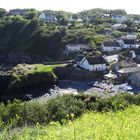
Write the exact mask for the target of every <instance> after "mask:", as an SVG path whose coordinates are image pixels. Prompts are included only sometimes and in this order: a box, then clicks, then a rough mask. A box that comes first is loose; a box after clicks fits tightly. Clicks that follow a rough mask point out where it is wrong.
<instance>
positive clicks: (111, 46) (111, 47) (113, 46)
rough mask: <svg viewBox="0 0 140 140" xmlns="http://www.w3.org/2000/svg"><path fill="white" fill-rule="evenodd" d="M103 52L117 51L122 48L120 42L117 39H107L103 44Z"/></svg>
mask: <svg viewBox="0 0 140 140" xmlns="http://www.w3.org/2000/svg"><path fill="white" fill-rule="evenodd" d="M101 48H102V51H103V52H115V51H119V50H121V46H120V43H119V42H116V41H105V42H103V43H102V45H101Z"/></svg>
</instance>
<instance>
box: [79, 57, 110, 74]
mask: <svg viewBox="0 0 140 140" xmlns="http://www.w3.org/2000/svg"><path fill="white" fill-rule="evenodd" d="M76 64H77V65H78V66H80V67H81V68H83V69H85V70H88V71H94V72H95V71H105V70H107V69H108V66H107V62H106V61H105V59H104V58H103V57H100V56H99V57H91V56H90V57H83V56H81V57H79V58H77V59H76Z"/></svg>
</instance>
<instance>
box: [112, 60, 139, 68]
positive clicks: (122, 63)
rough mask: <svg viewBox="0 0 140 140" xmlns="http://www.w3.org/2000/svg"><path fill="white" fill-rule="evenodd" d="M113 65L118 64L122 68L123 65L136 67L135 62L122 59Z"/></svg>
mask: <svg viewBox="0 0 140 140" xmlns="http://www.w3.org/2000/svg"><path fill="white" fill-rule="evenodd" d="M114 65H118V66H119V67H123V68H124V67H136V66H137V63H135V62H131V61H126V60H124V61H121V62H117V63H116V64H114Z"/></svg>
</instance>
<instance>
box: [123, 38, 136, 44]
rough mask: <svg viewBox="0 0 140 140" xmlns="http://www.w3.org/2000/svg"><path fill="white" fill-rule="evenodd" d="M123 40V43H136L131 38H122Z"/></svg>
mask: <svg viewBox="0 0 140 140" xmlns="http://www.w3.org/2000/svg"><path fill="white" fill-rule="evenodd" d="M123 41H124V44H132V45H133V44H134V45H135V44H136V43H135V41H134V40H133V39H123Z"/></svg>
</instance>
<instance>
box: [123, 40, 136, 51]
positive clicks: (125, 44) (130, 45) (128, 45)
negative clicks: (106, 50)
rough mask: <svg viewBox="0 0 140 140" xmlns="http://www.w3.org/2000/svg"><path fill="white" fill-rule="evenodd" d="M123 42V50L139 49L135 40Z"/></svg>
mask: <svg viewBox="0 0 140 140" xmlns="http://www.w3.org/2000/svg"><path fill="white" fill-rule="evenodd" d="M122 41H123V43H122V48H123V49H130V48H137V45H136V43H135V40H134V39H123V40H122Z"/></svg>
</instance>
